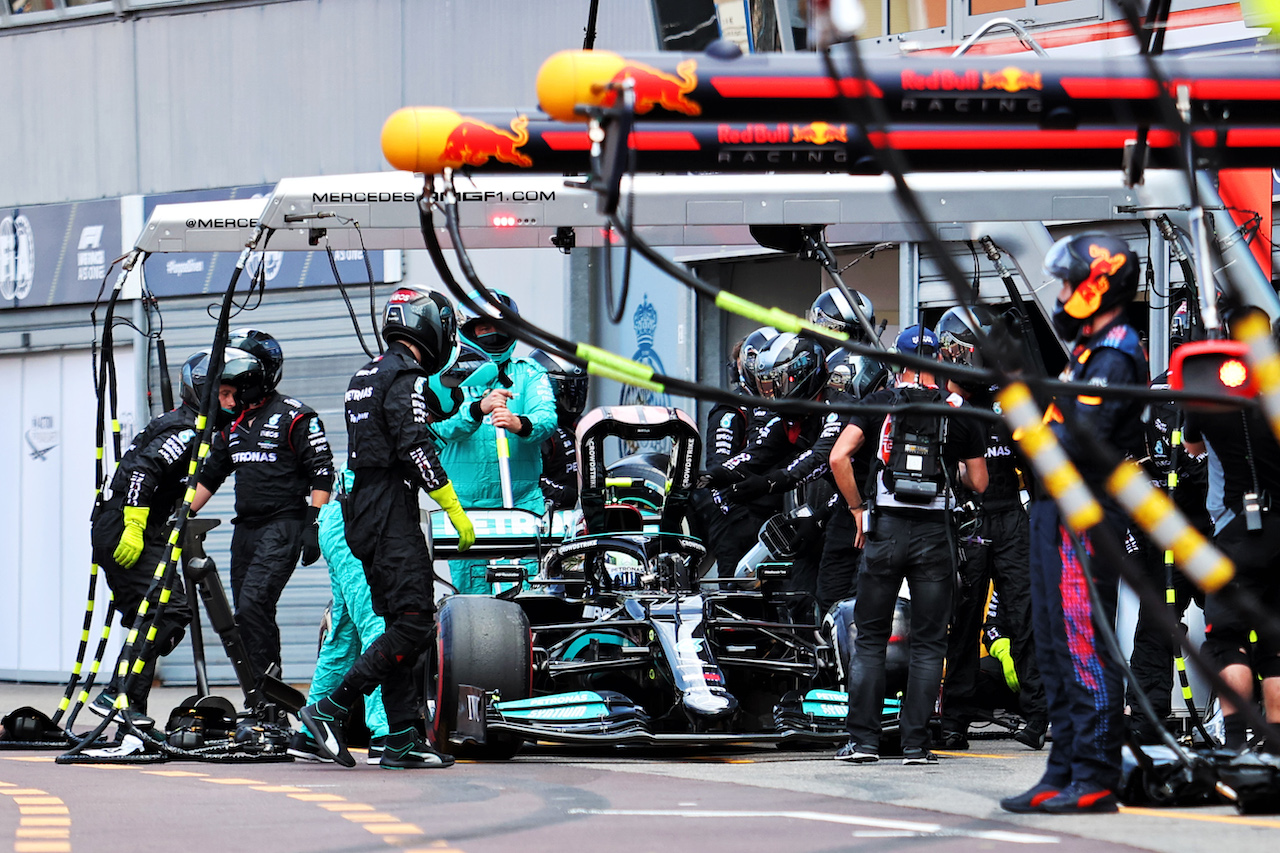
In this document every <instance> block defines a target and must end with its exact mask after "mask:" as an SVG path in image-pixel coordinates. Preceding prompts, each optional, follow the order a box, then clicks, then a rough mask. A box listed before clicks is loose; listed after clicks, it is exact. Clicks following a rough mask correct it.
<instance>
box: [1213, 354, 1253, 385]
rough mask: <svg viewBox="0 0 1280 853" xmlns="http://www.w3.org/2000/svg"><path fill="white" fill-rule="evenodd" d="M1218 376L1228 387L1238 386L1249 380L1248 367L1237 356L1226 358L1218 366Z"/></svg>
mask: <svg viewBox="0 0 1280 853" xmlns="http://www.w3.org/2000/svg"><path fill="white" fill-rule="evenodd" d="M1218 378H1219V379H1221V380H1222V384H1223V385H1225V386H1227V387H1228V388H1239V387H1240V386H1241V385H1243V384H1244V383H1246V382H1248V381H1249V368H1247V367H1245V366H1244V362H1243V361H1240V359H1238V358H1232V359H1228V360H1227V361H1224V362H1223V363H1222V366H1221V367H1219V368H1218Z"/></svg>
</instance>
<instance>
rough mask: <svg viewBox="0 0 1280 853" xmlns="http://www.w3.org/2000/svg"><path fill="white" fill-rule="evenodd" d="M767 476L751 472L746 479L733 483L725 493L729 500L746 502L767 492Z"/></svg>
mask: <svg viewBox="0 0 1280 853" xmlns="http://www.w3.org/2000/svg"><path fill="white" fill-rule="evenodd" d="M769 485H770V484H769V478H768V477H765V476H764V475H762V474H751V475H749V476H748V477H747V478H746V479H744V480H742V481H740V482H737V483H734V484H733V485H732V486H730V487H729V488H728V489H727V490H726V491H725V495H726V496H727V497H728V498H729V500H731V501H735V502H737V503H746V502H748V501H753V500H755V499H756V498H759V497H763V496H764V495H767V494H769Z"/></svg>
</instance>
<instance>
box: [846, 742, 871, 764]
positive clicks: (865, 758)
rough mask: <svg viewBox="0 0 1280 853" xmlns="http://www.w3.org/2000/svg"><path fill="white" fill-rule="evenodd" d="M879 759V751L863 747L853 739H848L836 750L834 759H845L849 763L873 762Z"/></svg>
mask: <svg viewBox="0 0 1280 853" xmlns="http://www.w3.org/2000/svg"><path fill="white" fill-rule="evenodd" d="M879 760H880V753H878V752H876V751H874V750H871V749H864V748H862V747H860V746H858V744H856V743H855V742H853V741H849V742H848V743H846V744H845V745H844V746H842V747H840V749H838V750H837V751H836V761H847V762H849V763H850V764H874V763H876V762H877V761H879Z"/></svg>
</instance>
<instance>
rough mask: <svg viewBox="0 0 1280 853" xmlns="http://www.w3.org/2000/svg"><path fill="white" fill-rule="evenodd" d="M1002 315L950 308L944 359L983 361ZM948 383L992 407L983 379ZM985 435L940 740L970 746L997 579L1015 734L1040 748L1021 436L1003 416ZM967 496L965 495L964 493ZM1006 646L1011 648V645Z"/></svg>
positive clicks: (942, 335) (1043, 714)
mask: <svg viewBox="0 0 1280 853" xmlns="http://www.w3.org/2000/svg"><path fill="white" fill-rule="evenodd" d="M998 322H999V319H998V318H997V317H996V316H995V314H994V313H993V312H992V311H991V309H990V308H988V307H986V306H985V305H975V306H973V307H972V308H960V307H957V308H952V309H950V310H949V311H947V312H946V313H945V314H943V315H942V317H941V319H939V320H938V324H937V326H936V327H934V334H936V335H937V337H938V347H939V352H940V354H941V356H942V360H943V361H947V362H951V363H953V364H961V365H967V366H969V367H982V366H983V359H982V352H981V350H980V349H979V348H978V343H979V341H980V340H981V339H982V338H983V337H989V336H990V335H991V332H992V330H993V329H995V327H996V324H997V323H998ZM947 388H948V390H950V391H953V392H955V393H957V394H959V395H960V396H962V397H964V398H965V400H966V401H967V402H968V403H969V404H970V405H973V406H981V407H983V408H986V409H992V408H994V407H995V398H994V396H993V395H992V389H991V387H990V386H989V385H988V384H986V383H983V382H974V381H972V380H956V379H951V380H948V382H947ZM984 427H985V429H986V441H987V453H986V456H987V489H986V491H985V492H983V493H982V499H981V501H980V502H977V503H978V504H979V505H978V506H977V512H976V515H975V518H976V520H977V521H978V524H977V526H976V530H975V535H972V536H970V537H968V541H962V542H961V543H960V549H961V552H962V559H961V560H960V573H959V577H960V584H959V588H958V589H957V592H956V600H955V604H954V607H953V609H952V616H951V632H950V634H949V635H948V638H947V675H946V680H945V681H944V683H943V688H942V746H943V748H945V749H968V748H969V724H970V723H972V722H973V721H974V720H975V719H976V718H977V717H978V716H980V715H981V714H982V712H983V710H984V708H985V705H986V703H985V701H984V698H985V697H980V696H979V695H978V684H979V682H978V674H979V664H980V661H979V654H978V634H979V631H980V630H981V628H982V624H983V617H984V616H985V615H986V613H987V592H988V590H989V589H990V587H991V585H992V583H994V584H995V589H996V592H997V593H999V595H1000V615H1001V625H1002V629H1003V635H1002V637H1001V638H1000V639H997V640H993V641H992V642H993V645H995V648H996V649H997V651H996V652H995V654H997V655H998V656H1000V657H1001V658H1002V659H1003V658H1004V656H1006V655H1007V656H1009V657H1010V658H1011V659H1012V660H1013V661H1014V665H1015V667H1016V670H1015V672H1016V681H1017V683H1018V685H1019V688H1020V689H1019V693H1018V700H1019V708H1020V710H1021V712H1022V714H1023V716H1024V717H1025V718H1026V721H1027V723H1026V725H1025V726H1023V727H1022V728H1021V729H1019V730H1018V731H1017V732H1016V733H1015V734H1014V738H1015V739H1017V741H1018V742H1019V743H1022V744H1025V745H1026V746H1029V747H1031V748H1032V749H1043V748H1044V743H1045V735H1046V734H1047V732H1048V730H1049V718H1048V714H1049V712H1048V708H1047V706H1046V705H1045V696H1044V684H1043V683H1042V682H1041V680H1040V671H1039V669H1038V668H1037V667H1036V662H1035V643H1034V642H1033V640H1032V638H1031V575H1030V572H1029V570H1028V568H1027V561H1028V559H1029V556H1028V548H1029V547H1030V546H1029V542H1028V537H1029V536H1030V527H1029V522H1028V519H1027V511H1026V510H1025V509H1023V506H1022V498H1021V495H1020V494H1019V492H1020V489H1021V482H1020V479H1019V469H1020V468H1021V467H1023V466H1024V463H1022V462H1021V457H1020V455H1019V453H1018V448H1017V444H1016V443H1015V442H1014V440H1013V436H1012V435H1010V434H1009V428H1008V427H1007V426H1005V424H1004V422H1003V421H989V422H987V423H986V424H984ZM958 499H959V501H960V502H961V503H962V504H965V503H968V502H969V501H970V500H971V498H970V496H968V495H964V494H962V495H959V496H958ZM1006 647H1007V648H1006Z"/></svg>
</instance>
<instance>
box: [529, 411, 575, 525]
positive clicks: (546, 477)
mask: <svg viewBox="0 0 1280 853" xmlns="http://www.w3.org/2000/svg"><path fill="white" fill-rule="evenodd" d="M538 482H539V483H540V484H541V485H542V497H543V498H544V499H545V500H549V501H551V503H552V509H571V508H572V507H573V505H574V504H576V503H577V502H578V448H577V445H575V444H574V440H573V430H572V429H570V428H566V427H565V426H564V425H562V424H556V430H555V432H553V433H551V435H550V436H549V437H548V438H547V440H546V441H544V442H542V477H541V478H540V479H539V481H538Z"/></svg>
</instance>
